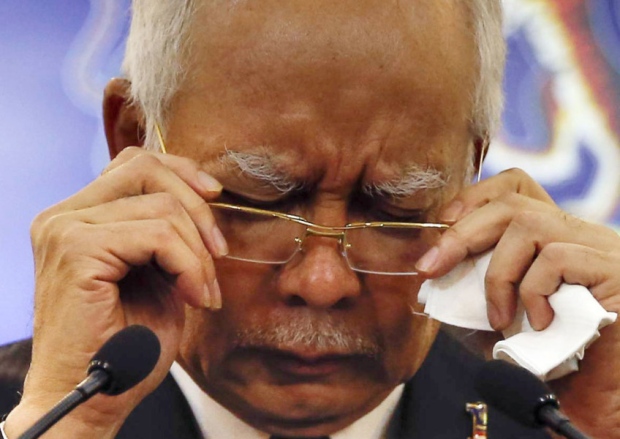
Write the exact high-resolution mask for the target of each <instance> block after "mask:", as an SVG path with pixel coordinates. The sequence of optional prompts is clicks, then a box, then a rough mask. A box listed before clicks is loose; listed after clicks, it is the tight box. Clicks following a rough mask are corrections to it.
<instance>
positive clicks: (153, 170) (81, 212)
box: [5, 147, 227, 438]
mask: <svg viewBox="0 0 620 439" xmlns="http://www.w3.org/2000/svg"><path fill="white" fill-rule="evenodd" d="M220 191H221V185H220V184H219V183H218V182H217V181H216V180H214V179H213V178H212V177H210V176H209V175H208V174H206V173H205V172H203V171H202V170H201V169H200V167H199V165H198V164H197V163H195V162H193V161H191V160H189V159H185V158H181V157H175V156H173V155H164V154H160V153H154V152H148V151H145V150H143V149H142V148H134V147H131V148H126V149H125V150H124V151H123V152H121V153H120V154H119V155H118V157H117V158H116V159H115V160H113V161H112V162H111V163H110V165H109V166H108V167H107V168H106V169H105V170H104V172H103V173H102V175H101V176H100V177H99V178H97V179H96V180H95V181H94V182H92V183H91V184H90V185H88V186H87V187H86V188H84V189H83V190H82V191H80V192H79V193H77V194H76V195H74V196H72V197H70V198H68V199H67V200H65V201H63V202H61V203H59V204H57V205H56V206H53V207H52V208H50V209H48V210H46V211H44V212H43V213H41V214H40V215H39V216H38V217H37V218H36V219H35V220H34V222H33V224H32V228H31V236H32V245H33V252H34V257H35V268H36V291H35V316H34V344H33V357H32V365H31V368H30V371H29V373H28V377H27V379H26V383H25V388H24V395H23V398H22V401H21V403H20V404H19V405H18V407H17V408H16V409H15V410H13V412H11V414H10V415H9V417H8V418H7V422H6V427H5V429H6V432H7V435H8V436H9V437H11V438H14V437H17V436H19V434H21V433H22V432H23V431H24V430H25V429H26V428H28V427H30V425H32V424H33V423H34V422H35V421H36V420H37V419H38V418H39V417H40V416H42V415H43V414H44V413H45V412H47V411H48V410H49V409H50V408H51V407H52V406H53V405H54V404H55V403H56V402H58V401H59V400H60V399H61V398H62V397H63V396H64V395H65V394H66V393H68V392H70V391H71V390H72V389H73V388H74V387H75V385H76V384H77V383H79V382H80V381H81V380H82V379H83V378H84V377H85V370H86V367H87V364H88V362H89V360H90V358H91V357H92V355H94V353H95V352H96V351H97V350H98V349H99V348H100V347H101V345H102V344H103V343H104V342H105V341H106V340H107V339H108V338H109V337H111V336H112V335H113V334H115V333H116V332H118V331H119V330H121V329H122V328H124V327H126V326H128V325H132V324H142V325H145V326H148V327H149V328H151V329H152V330H153V331H154V332H155V333H156V334H157V336H158V337H159V340H160V342H161V346H162V352H161V357H160V360H159V362H158V364H157V366H156V368H155V370H154V371H153V373H152V374H151V375H150V376H149V377H148V378H147V379H145V380H144V381H143V382H142V383H140V384H139V385H138V386H136V387H135V388H134V389H131V390H130V391H128V392H126V393H125V394H123V395H120V396H116V397H109V396H104V395H98V396H95V397H94V398H92V399H91V400H90V401H88V402H87V403H86V404H85V405H84V406H83V407H80V408H78V409H77V410H76V411H75V412H73V413H72V414H71V415H70V416H69V417H68V419H66V420H64V421H61V423H59V424H58V426H56V427H54V429H53V430H51V431H53V432H54V433H53V436H52V435H51V434H50V436H46V437H56V435H58V436H59V437H60V436H62V437H113V436H114V434H115V433H116V431H117V430H118V428H120V426H121V425H122V423H123V421H124V419H125V418H126V417H127V415H128V414H129V413H130V412H131V410H132V409H133V408H134V407H135V406H136V405H137V404H138V403H139V402H140V401H141V400H142V398H144V397H145V396H146V395H147V394H149V393H150V392H152V391H153V390H154V389H155V388H156V387H157V385H158V384H159V383H160V382H161V381H162V380H163V378H164V377H165V375H166V373H167V372H168V370H169V368H170V366H171V364H172V362H173V361H174V359H175V357H176V355H177V351H178V347H179V343H180V339H181V334H182V331H183V326H184V307H185V305H189V306H192V307H202V308H211V309H213V310H215V309H218V308H220V307H221V295H220V292H219V287H218V284H217V281H216V279H215V268H214V265H213V258H217V257H221V256H223V255H225V254H226V252H227V249H226V243H225V241H224V239H223V238H222V235H221V233H220V232H219V229H218V228H217V226H216V224H215V221H214V219H213V215H212V214H211V211H210V209H209V207H208V205H207V201H210V200H212V199H214V198H215V197H217V196H218V195H219V192H220ZM68 432H70V436H68V435H67V434H68Z"/></svg>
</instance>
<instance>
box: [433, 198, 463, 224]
mask: <svg viewBox="0 0 620 439" xmlns="http://www.w3.org/2000/svg"><path fill="white" fill-rule="evenodd" d="M463 208H464V206H463V203H461V202H460V201H454V202H453V203H451V204H450V206H448V208H447V209H446V210H444V211H443V212H442V213H441V215H440V216H439V220H440V221H443V222H446V223H454V222H456V221H457V220H458V219H459V216H460V215H461V212H463Z"/></svg>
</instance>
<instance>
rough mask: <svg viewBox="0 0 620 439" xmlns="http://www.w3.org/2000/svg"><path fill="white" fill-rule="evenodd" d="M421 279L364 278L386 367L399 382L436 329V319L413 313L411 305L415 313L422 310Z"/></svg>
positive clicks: (409, 372)
mask: <svg viewBox="0 0 620 439" xmlns="http://www.w3.org/2000/svg"><path fill="white" fill-rule="evenodd" d="M421 282H422V279H420V278H419V277H417V276H412V277H396V276H393V277H387V276H382V277H377V278H375V279H371V278H369V279H367V280H366V286H367V288H368V291H369V293H370V294H371V295H372V297H373V298H374V300H373V307H374V309H375V312H376V315H377V322H378V323H377V324H378V327H379V328H380V330H381V333H382V335H383V337H384V343H385V344H384V346H385V349H386V370H388V371H390V372H391V373H394V374H397V375H398V376H396V377H392V378H395V379H396V380H400V381H404V380H407V379H409V378H410V377H411V376H413V374H414V373H415V372H416V371H417V370H418V368H419V367H420V366H421V364H422V362H423V361H424V358H425V357H426V354H427V353H428V350H429V349H430V346H431V345H432V343H433V341H434V339H435V336H436V335H437V331H438V330H439V322H437V321H434V320H432V319H429V318H427V317H424V316H420V315H414V314H413V312H412V307H413V308H414V309H415V311H416V312H421V310H422V309H421V307H420V306H419V305H418V303H417V294H418V290H419V288H420V285H421Z"/></svg>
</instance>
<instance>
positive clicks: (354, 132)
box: [169, 0, 476, 178]
mask: <svg viewBox="0 0 620 439" xmlns="http://www.w3.org/2000/svg"><path fill="white" fill-rule="evenodd" d="M191 41H192V43H191V51H190V54H191V56H190V61H189V62H188V75H187V76H186V79H185V81H184V82H183V86H182V88H181V90H180V91H179V93H178V94H177V96H176V98H175V99H174V101H173V104H172V111H171V113H170V114H171V118H170V124H169V126H170V132H171V134H172V135H173V137H174V138H175V139H176V141H174V143H176V144H178V145H186V146H184V148H185V150H184V153H186V154H189V155H192V156H195V157H196V158H203V157H204V158H205V160H206V159H207V158H208V156H209V155H210V154H213V155H216V154H218V151H219V152H221V147H222V146H225V147H226V148H233V149H246V148H249V149H252V148H254V147H260V149H261V150H262V151H264V150H269V149H273V151H272V153H273V154H275V155H277V156H278V157H279V158H280V159H281V161H283V162H286V161H287V157H289V159H288V160H289V161H290V162H293V161H294V162H297V163H299V162H302V163H304V162H305V163H306V164H307V168H310V167H314V169H305V170H302V169H301V168H303V166H297V168H300V169H298V171H299V172H300V173H303V172H307V173H312V172H319V173H320V172H323V173H327V174H329V173H330V172H332V173H334V174H340V175H342V172H343V167H342V166H340V167H334V166H331V165H330V164H333V163H338V162H347V164H348V165H351V166H347V169H351V172H352V177H351V178H353V174H355V173H356V172H357V173H361V172H362V171H364V172H367V173H368V172H369V173H372V172H375V171H376V172H377V173H378V174H381V173H389V172H392V171H390V170H394V169H395V168H398V167H402V168H406V167H407V166H408V165H410V164H422V165H424V164H428V165H429V166H433V167H439V168H449V167H450V165H451V163H450V160H454V156H455V154H454V150H455V148H456V149H458V150H459V151H461V150H463V151H464V150H465V144H466V143H467V141H468V139H469V122H470V115H471V108H472V103H471V96H473V90H474V86H475V78H476V62H475V60H476V53H475V46H474V41H473V37H472V36H471V26H470V23H469V20H468V16H467V14H466V12H465V10H464V8H463V6H462V2H459V1H456V0H454V1H451V0H445V1H436V0H422V1H409V2H403V1H394V2H391V1H386V0H380V1H375V0H373V1H369V0H353V1H350V0H342V1H337V2H333V1H323V0H317V1H313V2H308V1H303V0H292V1H287V2H280V1H269V0H264V1H252V2H245V1H238V2H223V3H222V4H221V5H220V7H203V8H200V9H199V12H198V15H197V16H196V19H195V21H194V23H193V25H192V37H191ZM218 148H220V150H218ZM308 156H311V157H323V158H324V159H325V160H323V163H320V162H321V161H320V160H316V161H314V160H308ZM457 156H458V157H457V160H458V159H459V158H463V157H462V153H460V154H457ZM450 157H452V159H450ZM328 162H329V163H328ZM353 162H355V163H353ZM407 162H409V163H407ZM356 166H357V167H356ZM319 168H321V169H319ZM395 172H396V171H395Z"/></svg>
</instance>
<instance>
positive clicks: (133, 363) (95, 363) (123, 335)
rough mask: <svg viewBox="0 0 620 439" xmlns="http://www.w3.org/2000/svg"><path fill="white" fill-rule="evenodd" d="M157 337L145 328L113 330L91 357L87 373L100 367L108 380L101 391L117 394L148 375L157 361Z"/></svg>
mask: <svg viewBox="0 0 620 439" xmlns="http://www.w3.org/2000/svg"><path fill="white" fill-rule="evenodd" d="M160 351H161V347H160V344H159V339H158V338H157V336H156V335H155V334H154V333H153V331H151V330H150V329H149V328H147V327H145V326H140V325H133V326H128V327H127V328H125V329H123V330H121V331H119V332H117V333H116V334H114V335H113V336H112V337H110V339H109V340H108V341H107V342H105V344H104V345H103V346H102V347H101V349H99V351H98V352H97V353H96V354H95V355H94V356H93V358H92V359H91V361H90V365H89V367H88V373H89V374H90V373H91V372H93V371H95V370H103V371H105V372H106V373H107V374H108V375H109V376H110V379H109V380H108V383H107V384H106V386H104V387H103V389H102V390H101V392H102V393H105V394H107V395H118V394H120V393H123V392H124V391H126V390H128V389H130V388H132V387H133V386H135V385H136V384H138V383H139V382H140V381H142V380H143V379H144V378H146V377H147V376H148V374H150V373H151V372H152V370H153V369H154V368H155V365H156V364H157V361H158V360H159V354H160Z"/></svg>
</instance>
